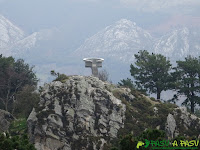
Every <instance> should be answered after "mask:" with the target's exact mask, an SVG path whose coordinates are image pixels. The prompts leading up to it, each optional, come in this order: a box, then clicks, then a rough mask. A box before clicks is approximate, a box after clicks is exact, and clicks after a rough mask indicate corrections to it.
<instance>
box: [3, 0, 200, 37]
mask: <svg viewBox="0 0 200 150" xmlns="http://www.w3.org/2000/svg"><path fill="white" fill-rule="evenodd" d="M199 8H200V1H199V0H167V1H166V0H59V1H57V0H42V1H41V0H28V1H27V0H17V1H13V0H0V14H2V15H4V16H5V17H7V18H8V19H9V20H11V21H12V22H14V23H15V24H16V25H17V26H19V27H20V28H22V29H23V30H25V31H26V32H27V33H32V32H35V31H39V30H41V29H48V28H54V27H57V28H61V29H62V30H63V32H66V33H68V32H69V31H72V32H79V33H80V36H83V37H84V38H85V37H89V36H91V35H93V34H95V33H96V32H98V31H99V30H101V29H103V28H105V27H106V26H108V25H110V24H113V23H114V22H116V21H118V20H120V19H122V18H126V19H129V20H131V21H134V22H136V23H137V24H138V25H139V26H141V27H144V28H146V29H151V28H153V27H156V26H162V24H165V22H168V24H170V23H169V22H170V20H172V21H173V22H174V21H175V22H176V20H177V19H179V22H180V20H184V18H185V17H187V20H186V21H185V22H184V23H187V22H189V21H190V20H191V19H192V20H193V22H194V23H196V22H197V24H200V23H199V22H200V10H199ZM175 17H176V19H174V18H175ZM198 21H199V22H198ZM182 23H183V21H182ZM175 24H176V23H175ZM160 28H161V29H162V27H160Z"/></svg>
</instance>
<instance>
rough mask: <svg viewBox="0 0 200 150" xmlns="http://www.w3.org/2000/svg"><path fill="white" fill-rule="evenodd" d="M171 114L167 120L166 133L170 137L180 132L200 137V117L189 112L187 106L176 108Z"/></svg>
mask: <svg viewBox="0 0 200 150" xmlns="http://www.w3.org/2000/svg"><path fill="white" fill-rule="evenodd" d="M172 113H173V115H172V114H169V115H168V117H167V122H166V127H165V129H166V131H167V132H166V133H167V136H168V137H169V138H174V137H176V136H178V135H179V134H180V133H182V135H184V136H194V135H197V137H200V118H198V117H197V116H195V115H193V114H191V113H189V112H188V111H187V108H186V107H178V108H176V109H175V110H174V111H173V112H172Z"/></svg>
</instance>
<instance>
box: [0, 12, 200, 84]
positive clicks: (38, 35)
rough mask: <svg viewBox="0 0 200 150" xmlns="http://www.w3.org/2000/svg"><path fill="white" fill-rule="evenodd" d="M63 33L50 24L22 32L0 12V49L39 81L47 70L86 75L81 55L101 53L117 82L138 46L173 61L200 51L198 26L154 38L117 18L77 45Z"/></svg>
mask: <svg viewBox="0 0 200 150" xmlns="http://www.w3.org/2000/svg"><path fill="white" fill-rule="evenodd" d="M64 34H65V32H64V31H63V32H62V29H61V28H53V29H45V30H41V31H38V32H34V33H32V34H31V35H25V33H24V31H23V30H21V29H19V28H18V27H16V26H15V25H14V24H13V23H11V22H10V21H9V20H8V19H6V18H5V17H3V16H0V53H2V54H3V55H4V56H9V55H12V56H14V57H15V58H24V59H25V61H26V62H27V63H29V64H31V65H35V68H36V72H37V74H38V76H39V78H41V79H42V82H48V80H49V72H50V70H55V71H58V72H62V73H66V74H80V75H89V74H90V69H86V68H84V62H83V60H82V59H83V58H84V57H103V58H104V59H105V61H104V62H103V67H104V68H105V69H106V70H107V71H108V72H109V74H110V79H111V80H112V81H113V82H118V81H120V80H121V79H124V78H127V77H130V72H129V69H130V64H131V63H134V54H136V53H137V52H138V51H139V50H144V49H145V50H148V51H149V52H150V53H152V52H153V53H160V54H163V55H165V56H167V57H169V58H170V59H171V60H172V61H173V62H175V60H179V59H184V57H186V56H187V55H189V54H190V55H194V56H199V55H200V30H199V29H191V28H186V27H184V28H183V27H180V28H177V29H173V30H172V31H171V32H169V33H167V34H165V35H162V36H161V37H160V38H155V37H152V36H151V34H150V32H148V31H146V30H144V29H142V28H141V27H139V26H138V25H136V23H135V22H132V21H130V20H127V19H121V20H119V21H117V22H115V23H114V24H112V25H110V26H107V27H105V28H104V29H102V30H101V31H99V32H98V33H96V34H95V35H93V36H91V37H90V38H88V39H86V40H85V42H83V43H82V45H80V46H79V47H77V45H78V44H77V43H79V42H80V41H78V40H77V43H74V42H72V41H73V40H74V39H73V35H71V36H72V38H70V35H68V36H67V37H68V38H66V36H65V35H64ZM70 39H71V40H72V41H70ZM76 44H77V45H76ZM75 45H76V46H75Z"/></svg>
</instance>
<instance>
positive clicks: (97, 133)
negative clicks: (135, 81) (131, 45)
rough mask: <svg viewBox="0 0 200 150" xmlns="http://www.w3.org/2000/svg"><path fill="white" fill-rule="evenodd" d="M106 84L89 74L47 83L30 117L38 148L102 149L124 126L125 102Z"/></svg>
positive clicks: (30, 129) (29, 120)
mask: <svg viewBox="0 0 200 150" xmlns="http://www.w3.org/2000/svg"><path fill="white" fill-rule="evenodd" d="M107 85H108V83H106V82H103V81H101V80H99V79H98V78H96V77H90V76H89V77H83V76H71V77H70V78H69V79H68V80H67V81H66V82H65V83H61V82H59V81H56V82H52V83H50V84H46V85H45V86H44V88H43V92H42V93H41V100H40V103H39V107H40V108H41V109H39V110H40V111H38V112H36V111H35V109H33V111H32V113H31V114H30V116H29V118H28V120H27V121H28V129H29V130H28V131H29V136H30V137H31V141H32V142H33V143H35V147H36V148H37V150H46V149H47V150H57V149H62V150H78V149H89V148H91V147H93V149H94V150H101V149H103V145H104V144H105V143H107V142H106V141H107V139H112V138H116V137H117V133H118V130H119V129H120V128H123V127H124V120H125V111H126V106H125V105H124V104H123V103H122V102H121V100H119V99H117V98H116V97H114V96H113V94H112V92H110V91H108V90H107V89H106V86H107ZM77 143H78V148H77ZM100 143H101V144H100Z"/></svg>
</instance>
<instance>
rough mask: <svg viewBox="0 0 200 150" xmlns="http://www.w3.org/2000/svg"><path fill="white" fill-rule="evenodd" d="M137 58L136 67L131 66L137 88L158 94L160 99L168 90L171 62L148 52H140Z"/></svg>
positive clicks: (159, 55) (136, 55)
mask: <svg viewBox="0 0 200 150" xmlns="http://www.w3.org/2000/svg"><path fill="white" fill-rule="evenodd" d="M135 58H136V62H135V65H133V64H131V69H130V72H131V75H132V76H133V77H134V79H135V80H136V84H137V86H138V87H141V88H144V89H147V90H148V91H149V92H150V93H156V94H157V99H160V95H161V92H162V91H165V90H167V89H168V84H169V83H168V82H169V79H170V74H169V71H170V69H171V64H170V61H169V60H167V59H166V57H164V56H163V55H161V54H153V53H152V54H149V52H147V51H146V50H141V51H139V52H138V54H135Z"/></svg>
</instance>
